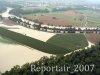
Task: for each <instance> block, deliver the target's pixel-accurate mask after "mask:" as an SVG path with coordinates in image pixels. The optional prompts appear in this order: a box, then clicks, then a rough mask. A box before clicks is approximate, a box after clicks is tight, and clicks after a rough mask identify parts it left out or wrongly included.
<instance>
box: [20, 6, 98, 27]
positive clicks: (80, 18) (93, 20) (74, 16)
mask: <svg viewBox="0 0 100 75" xmlns="http://www.w3.org/2000/svg"><path fill="white" fill-rule="evenodd" d="M30 8H32V9H36V8H38V9H48V10H49V11H50V12H49V13H33V14H24V15H23V14H22V15H21V16H22V17H26V18H28V19H32V20H35V19H37V20H39V21H40V22H43V23H44V24H51V25H52V24H53V25H62V26H69V25H70V26H84V25H85V23H86V21H87V26H92V27H95V26H100V14H99V12H98V11H94V10H90V9H89V10H88V9H87V10H68V11H58V12H52V8H50V7H24V8H22V9H24V10H30ZM91 14H92V15H91ZM84 15H85V16H86V17H87V20H86V17H85V16H84ZM45 17H46V18H45ZM50 17H52V19H49V18H50ZM53 17H55V18H56V19H53ZM59 21H60V22H61V23H59V24H58V22H59ZM64 21H66V22H64ZM51 22H54V23H51Z"/></svg>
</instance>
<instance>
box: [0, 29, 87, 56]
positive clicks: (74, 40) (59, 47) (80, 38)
mask: <svg viewBox="0 0 100 75" xmlns="http://www.w3.org/2000/svg"><path fill="white" fill-rule="evenodd" d="M0 35H1V36H4V37H7V38H9V39H12V40H14V41H15V42H17V44H21V45H24V46H29V47H31V48H34V49H37V50H40V51H43V52H46V53H50V54H56V55H63V54H66V53H69V52H71V51H73V50H76V49H80V48H84V47H86V46H87V45H88V43H87V40H86V38H85V36H84V35H83V34H57V35H55V36H54V37H52V38H51V39H49V40H48V41H47V42H43V41H40V40H37V39H34V38H31V37H28V36H25V35H22V34H19V33H16V32H12V31H9V30H7V29H5V28H1V27H0ZM3 41H5V40H3ZM9 41H10V40H9ZM7 42H8V41H7ZM10 43H12V42H10Z"/></svg>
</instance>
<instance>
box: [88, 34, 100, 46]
mask: <svg viewBox="0 0 100 75" xmlns="http://www.w3.org/2000/svg"><path fill="white" fill-rule="evenodd" d="M86 38H87V39H88V40H89V41H90V42H92V43H94V44H96V45H98V44H99V43H100V34H86Z"/></svg>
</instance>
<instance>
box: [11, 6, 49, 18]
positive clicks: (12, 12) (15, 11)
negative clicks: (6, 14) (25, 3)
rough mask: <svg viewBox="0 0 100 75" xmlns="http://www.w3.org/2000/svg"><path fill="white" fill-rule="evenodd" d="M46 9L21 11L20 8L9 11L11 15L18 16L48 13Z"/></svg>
mask: <svg viewBox="0 0 100 75" xmlns="http://www.w3.org/2000/svg"><path fill="white" fill-rule="evenodd" d="M48 12H49V10H48V9H32V10H23V9H21V8H17V9H13V10H12V11H10V13H11V14H14V15H17V16H18V15H20V14H32V13H48Z"/></svg>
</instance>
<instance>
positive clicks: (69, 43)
mask: <svg viewBox="0 0 100 75" xmlns="http://www.w3.org/2000/svg"><path fill="white" fill-rule="evenodd" d="M47 42H48V43H51V44H54V45H57V46H59V47H63V48H66V49H68V48H69V49H71V50H75V49H80V48H84V47H86V46H87V45H88V42H87V40H86V38H85V36H84V35H83V34H73V33H71V34H57V35H55V36H54V37H52V38H50V39H49V40H48V41H47Z"/></svg>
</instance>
